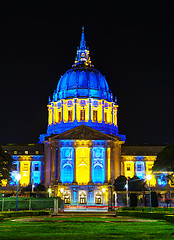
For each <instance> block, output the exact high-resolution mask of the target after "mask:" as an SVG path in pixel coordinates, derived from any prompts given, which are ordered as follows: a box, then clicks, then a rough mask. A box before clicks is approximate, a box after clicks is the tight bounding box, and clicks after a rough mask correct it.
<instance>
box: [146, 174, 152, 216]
mask: <svg viewBox="0 0 174 240" xmlns="http://www.w3.org/2000/svg"><path fill="white" fill-rule="evenodd" d="M146 179H147V180H148V181H149V201H150V212H152V199H151V187H150V180H151V179H152V175H150V174H149V175H147V176H146Z"/></svg>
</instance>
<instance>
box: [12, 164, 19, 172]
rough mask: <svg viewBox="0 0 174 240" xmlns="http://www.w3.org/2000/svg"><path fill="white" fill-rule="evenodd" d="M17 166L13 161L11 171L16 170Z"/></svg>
mask: <svg viewBox="0 0 174 240" xmlns="http://www.w3.org/2000/svg"><path fill="white" fill-rule="evenodd" d="M17 167H18V165H17V163H13V171H17Z"/></svg>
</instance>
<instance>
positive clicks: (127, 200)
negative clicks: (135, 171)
mask: <svg viewBox="0 0 174 240" xmlns="http://www.w3.org/2000/svg"><path fill="white" fill-rule="evenodd" d="M125 188H126V203H127V207H129V192H128V191H129V189H128V188H129V184H128V179H126V185H125Z"/></svg>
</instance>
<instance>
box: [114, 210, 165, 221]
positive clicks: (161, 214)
mask: <svg viewBox="0 0 174 240" xmlns="http://www.w3.org/2000/svg"><path fill="white" fill-rule="evenodd" d="M166 214H169V213H165V212H140V211H117V212H116V216H131V217H137V218H150V219H162V220H165V215H166Z"/></svg>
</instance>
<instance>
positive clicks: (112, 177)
mask: <svg viewBox="0 0 174 240" xmlns="http://www.w3.org/2000/svg"><path fill="white" fill-rule="evenodd" d="M110 161H111V163H110V165H111V181H112V180H114V148H113V147H111V160H110Z"/></svg>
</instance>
